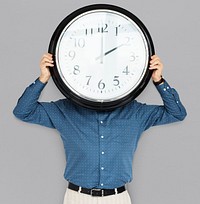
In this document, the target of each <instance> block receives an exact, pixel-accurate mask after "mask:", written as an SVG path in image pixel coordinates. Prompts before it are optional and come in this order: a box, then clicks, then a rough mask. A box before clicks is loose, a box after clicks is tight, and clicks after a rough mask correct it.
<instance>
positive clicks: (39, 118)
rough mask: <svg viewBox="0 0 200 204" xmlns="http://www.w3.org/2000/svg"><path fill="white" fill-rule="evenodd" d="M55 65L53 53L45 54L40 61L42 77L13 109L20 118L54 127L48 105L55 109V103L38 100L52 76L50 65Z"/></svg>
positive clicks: (26, 91)
mask: <svg viewBox="0 0 200 204" xmlns="http://www.w3.org/2000/svg"><path fill="white" fill-rule="evenodd" d="M53 66H54V65H53V60H52V55H51V54H45V55H43V57H42V59H41V61H40V71H41V74H40V77H39V78H38V79H37V80H36V81H35V82H34V83H32V84H31V85H30V86H29V87H27V88H26V90H25V91H24V93H23V94H22V96H21V97H20V98H19V100H18V103H17V105H16V107H15V108H14V110H13V113H14V115H15V116H16V117H17V118H19V119H20V120H23V121H25V122H30V123H36V124H40V125H44V126H47V127H51V128H54V125H53V123H52V121H51V119H50V117H49V115H48V111H47V107H48V109H49V107H50V106H51V107H52V109H53V104H51V103H40V102H38V99H39V96H40V94H41V92H42V90H43V89H44V87H45V85H46V84H47V82H48V80H49V78H50V76H51V74H50V71H49V67H53Z"/></svg>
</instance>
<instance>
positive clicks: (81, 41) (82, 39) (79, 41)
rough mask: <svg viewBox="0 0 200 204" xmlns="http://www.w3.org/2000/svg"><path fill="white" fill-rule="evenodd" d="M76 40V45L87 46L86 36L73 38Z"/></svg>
mask: <svg viewBox="0 0 200 204" xmlns="http://www.w3.org/2000/svg"><path fill="white" fill-rule="evenodd" d="M72 39H73V40H74V47H79V48H84V47H85V39H84V38H79V39H77V38H72Z"/></svg>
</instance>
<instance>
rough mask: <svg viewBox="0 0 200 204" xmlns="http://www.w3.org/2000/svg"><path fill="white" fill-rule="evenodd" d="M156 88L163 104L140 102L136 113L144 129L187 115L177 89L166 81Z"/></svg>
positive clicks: (180, 118)
mask: <svg viewBox="0 0 200 204" xmlns="http://www.w3.org/2000/svg"><path fill="white" fill-rule="evenodd" d="M156 88H157V90H158V92H159V93H160V96H161V98H162V100H163V105H160V106H159V105H146V104H142V105H141V106H140V108H139V111H138V115H139V117H140V119H141V121H142V127H143V128H144V130H146V129H148V128H149V127H151V126H156V125H163V124H168V123H173V122H177V121H182V120H184V118H185V117H186V115H187V113H186V109H185V107H184V106H183V104H182V103H181V101H180V98H179V95H178V93H177V91H176V90H175V89H174V88H171V87H170V85H169V84H168V83H167V82H166V81H165V82H164V83H163V84H161V85H158V86H156Z"/></svg>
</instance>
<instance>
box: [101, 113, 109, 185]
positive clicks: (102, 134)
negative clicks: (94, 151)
mask: <svg viewBox="0 0 200 204" xmlns="http://www.w3.org/2000/svg"><path fill="white" fill-rule="evenodd" d="M105 129H106V121H105V120H104V119H103V117H102V116H100V117H99V141H100V142H99V145H100V146H99V150H100V151H99V158H100V164H99V168H100V169H99V172H100V175H99V185H100V187H101V188H103V187H104V185H105V179H104V178H105V176H104V175H105V168H106V166H105V164H106V162H105V160H106V153H107V152H106V149H105V139H106V135H105V133H106V131H105Z"/></svg>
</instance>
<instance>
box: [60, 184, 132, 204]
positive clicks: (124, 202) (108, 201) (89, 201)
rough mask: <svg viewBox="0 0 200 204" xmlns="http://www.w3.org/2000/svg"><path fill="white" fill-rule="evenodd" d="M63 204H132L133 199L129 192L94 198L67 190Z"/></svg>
mask: <svg viewBox="0 0 200 204" xmlns="http://www.w3.org/2000/svg"><path fill="white" fill-rule="evenodd" d="M63 204H131V199H130V196H129V194H128V191H127V190H126V191H124V192H122V193H119V194H117V195H110V196H104V197H94V196H91V195H87V194H84V193H79V192H76V191H73V190H71V189H68V188H67V190H66V193H65V197H64V202H63Z"/></svg>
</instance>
